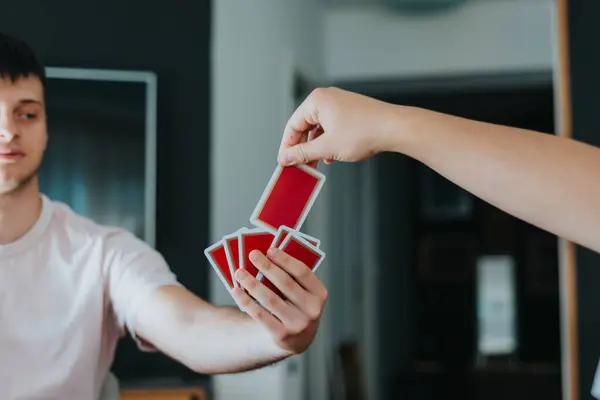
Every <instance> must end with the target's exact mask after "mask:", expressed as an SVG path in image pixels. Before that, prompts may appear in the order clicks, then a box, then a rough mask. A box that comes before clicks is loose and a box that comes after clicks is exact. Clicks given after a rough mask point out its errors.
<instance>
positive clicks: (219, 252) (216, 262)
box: [208, 244, 233, 288]
mask: <svg viewBox="0 0 600 400" xmlns="http://www.w3.org/2000/svg"><path fill="white" fill-rule="evenodd" d="M208 255H209V257H211V258H212V261H211V264H212V265H213V267H216V268H217V269H218V270H219V271H220V273H221V275H222V277H223V278H225V281H226V282H227V284H228V285H229V288H233V279H232V276H231V271H230V270H229V263H228V262H227V255H226V254H225V248H224V247H223V244H220V245H218V246H217V247H214V248H213V249H211V250H210V251H209V252H208Z"/></svg>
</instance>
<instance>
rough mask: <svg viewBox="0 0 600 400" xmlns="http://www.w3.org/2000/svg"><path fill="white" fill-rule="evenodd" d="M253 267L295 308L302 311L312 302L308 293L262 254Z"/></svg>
mask: <svg viewBox="0 0 600 400" xmlns="http://www.w3.org/2000/svg"><path fill="white" fill-rule="evenodd" d="M254 265H255V266H256V268H258V270H259V271H260V272H261V273H262V274H263V275H264V277H265V278H267V279H268V280H269V281H270V282H271V283H272V284H273V285H275V287H276V288H277V289H279V290H280V291H281V293H282V294H283V295H284V296H285V297H286V298H287V299H288V300H289V301H290V302H291V303H292V304H294V305H295V306H296V307H298V308H300V309H301V310H303V307H304V306H305V305H306V304H309V303H310V302H311V301H313V300H312V299H311V298H310V297H311V294H310V293H308V292H307V291H306V290H305V289H304V288H303V287H302V286H300V284H298V282H296V281H295V280H294V278H292V277H291V276H290V274H288V273H287V272H286V271H285V270H284V269H282V267H279V266H278V265H275V264H273V262H272V261H271V260H269V259H268V258H267V257H265V256H263V255H262V254H261V255H259V257H258V260H257V262H256V263H254ZM305 268H306V267H305Z"/></svg>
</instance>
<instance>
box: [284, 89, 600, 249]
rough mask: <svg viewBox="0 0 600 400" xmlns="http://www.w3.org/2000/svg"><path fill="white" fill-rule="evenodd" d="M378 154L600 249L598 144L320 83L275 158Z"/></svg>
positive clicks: (302, 160)
mask: <svg viewBox="0 0 600 400" xmlns="http://www.w3.org/2000/svg"><path fill="white" fill-rule="evenodd" d="M315 131H318V133H317V134H316V135H315V134H314V132H315ZM308 133H312V134H311V136H312V137H314V138H315V139H313V140H310V141H307V139H306V138H307V137H308ZM380 152H397V153H401V154H405V155H407V156H409V157H412V158H414V159H416V160H418V161H420V162H422V163H424V164H426V165H427V166H429V167H431V168H432V169H433V170H435V171H437V172H438V173H440V174H441V175H443V176H444V177H446V178H447V179H449V180H450V181H452V182H454V183H456V184H457V185H459V186H461V187H463V188H464V189H466V190H468V191H470V192H471V193H473V194H474V195H476V196H477V197H479V198H481V199H483V200H484V201H487V202H489V203H490V204H493V205H495V206H496V207H498V208H500V209H502V210H504V211H505V212H507V213H509V214H511V215H514V216H515V217H517V218H520V219H522V220H524V221H527V222H530V223H531V224H533V225H536V226H538V227H540V228H542V229H545V230H547V231H549V232H551V233H554V234H555V235H557V236H560V237H563V238H566V239H569V240H571V241H574V242H576V243H578V244H580V245H582V246H585V247H588V248H589V249H592V250H594V251H598V252H600V183H599V182H598V177H599V176H600V149H598V148H596V147H593V146H590V145H587V144H584V143H581V142H577V141H575V140H571V139H566V138H561V137H558V136H555V135H548V134H544V133H539V132H533V131H528V130H524V129H517V128H511V127H506V126H499V125H494V124H489V123H483V122H478V121H473V120H468V119H464V118H459V117H455V116H451V115H446V114H441V113H438V112H434V111H429V110H424V109H419V108H413V107H405V106H397V105H392V104H388V103H383V102H380V101H378V100H375V99H371V98H368V97H365V96H362V95H358V94H355V93H351V92H347V91H343V90H340V89H336V88H326V89H318V90H316V91H314V92H313V93H312V94H311V95H310V96H309V97H308V98H307V99H306V100H305V101H304V102H303V103H302V105H301V106H300V107H299V108H298V109H297V110H296V111H295V113H294V114H293V115H292V117H291V118H290V120H289V121H288V124H287V126H286V128H285V132H284V135H283V138H282V142H281V147H280V151H279V162H280V163H281V164H282V165H292V164H298V163H307V162H314V161H316V160H325V162H327V163H332V162H334V161H342V162H355V161H361V160H363V159H366V158H368V157H371V156H373V155H375V154H377V153H380Z"/></svg>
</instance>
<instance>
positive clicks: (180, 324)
mask: <svg viewBox="0 0 600 400" xmlns="http://www.w3.org/2000/svg"><path fill="white" fill-rule="evenodd" d="M137 333H138V335H139V336H140V337H141V338H144V339H146V340H148V341H149V342H150V343H152V344H153V345H154V346H156V348H158V349H159V350H160V351H162V352H163V353H165V354H166V355H168V356H170V357H172V358H173V359H175V360H177V361H179V362H181V363H182V364H184V365H186V366H187V367H188V368H191V369H192V370H194V371H196V372H198V373H203V374H222V373H236V372H243V371H247V370H251V369H255V368H259V367H261V366H265V365H268V364H272V363H274V362H277V361H279V360H281V359H283V358H285V357H286V356H287V354H286V353H285V352H284V351H283V350H281V349H280V348H279V347H278V346H276V344H275V343H274V341H273V339H272V338H271V337H270V336H269V333H268V332H267V330H266V329H264V327H262V325H260V324H259V323H258V322H256V321H255V320H253V319H252V318H251V317H249V316H248V315H247V314H245V313H243V312H241V311H240V310H239V309H238V308H234V307H218V306H215V305H212V304H209V303H207V302H205V301H204V300H202V299H200V298H199V297H197V296H195V295H194V294H193V293H191V292H189V291H188V290H186V289H185V288H182V287H179V286H169V287H162V288H160V289H159V290H157V292H156V294H155V295H154V296H152V297H150V298H149V299H148V300H147V302H146V303H144V307H142V308H141V309H140V311H139V314H138V329H137Z"/></svg>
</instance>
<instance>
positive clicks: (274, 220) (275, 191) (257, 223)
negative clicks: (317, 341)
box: [204, 165, 325, 295]
mask: <svg viewBox="0 0 600 400" xmlns="http://www.w3.org/2000/svg"><path fill="white" fill-rule="evenodd" d="M324 183H325V175H323V174H322V173H320V172H319V171H317V170H316V169H314V168H312V167H309V166H306V165H296V166H291V167H281V166H277V168H276V169H275V172H274V173H273V175H272V176H271V179H270V180H269V183H268V184H267V187H266V189H265V191H264V192H263V195H262V196H261V198H260V200H259V201H258V204H257V205H256V208H255V209H254V212H253V213H252V215H251V217H250V222H251V223H252V224H253V225H254V228H246V227H242V228H240V229H238V230H237V231H236V232H233V233H230V234H228V235H225V236H223V238H222V239H221V240H219V241H218V242H217V243H215V244H213V245H212V246H210V247H208V248H207V249H206V250H204V254H205V255H206V258H208V260H209V261H210V264H211V265H212V267H213V269H214V270H215V272H216V273H217V275H218V276H219V278H220V279H221V282H223V284H224V285H225V287H226V288H227V290H228V291H231V290H232V289H233V288H234V287H238V286H239V284H238V282H237V281H236V280H235V279H233V276H234V274H235V271H236V270H237V269H238V268H245V269H246V270H247V271H248V272H249V273H250V274H251V275H252V276H254V277H256V279H258V280H259V281H261V282H263V284H264V285H265V286H267V287H268V288H269V289H271V290H273V291H274V292H275V293H277V294H279V295H281V293H280V292H279V290H277V288H275V287H274V285H273V284H272V283H271V282H269V280H268V279H266V278H265V277H264V276H263V275H262V274H261V273H260V272H259V271H258V270H257V269H256V267H255V266H254V264H252V262H251V261H250V259H249V256H250V253H251V252H252V251H253V250H259V251H260V252H262V253H263V254H264V253H266V252H267V250H268V249H269V248H271V247H277V248H279V249H281V250H283V251H284V252H286V253H287V254H289V255H290V256H292V257H294V258H296V259H297V260H299V261H301V262H303V263H304V264H306V265H307V266H308V267H309V268H310V269H311V270H312V271H313V272H315V271H316V270H317V268H319V265H320V264H321V262H322V261H323V259H324V258H325V253H324V252H323V251H321V250H320V248H319V247H320V245H321V242H320V240H318V239H316V238H313V237H311V236H309V235H307V234H305V233H302V232H300V227H301V226H302V224H303V223H304V221H305V220H306V217H307V216H308V213H309V212H310V209H311V207H312V205H313V204H314V202H315V200H316V198H317V196H318V195H319V192H320V191H321V188H322V187H323V184H324Z"/></svg>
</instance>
